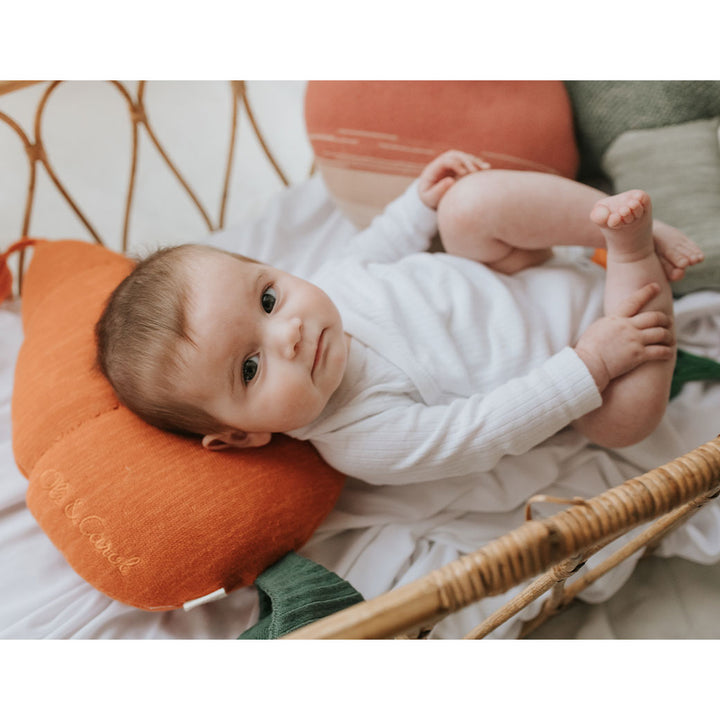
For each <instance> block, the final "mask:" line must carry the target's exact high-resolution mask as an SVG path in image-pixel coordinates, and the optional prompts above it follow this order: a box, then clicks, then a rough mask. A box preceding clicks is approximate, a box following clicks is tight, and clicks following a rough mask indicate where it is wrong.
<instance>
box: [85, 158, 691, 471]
mask: <svg viewBox="0 0 720 720" xmlns="http://www.w3.org/2000/svg"><path fill="white" fill-rule="evenodd" d="M438 230H439V232H440V237H441V239H442V242H443V244H444V247H445V249H446V251H447V252H446V253H435V254H431V253H428V252H424V251H426V250H427V249H428V247H429V245H430V241H431V239H432V237H433V236H434V235H435V233H436V232H438ZM553 245H581V246H588V247H605V248H607V269H606V270H603V269H602V268H600V267H599V266H597V265H596V264H595V263H592V262H590V261H589V260H586V259H584V258H583V259H580V260H573V261H572V262H570V261H562V260H560V259H558V258H555V257H553V256H552V251H551V250H550V248H551V246H553ZM700 260H702V253H701V252H700V251H699V249H698V248H697V246H696V245H695V244H694V243H692V242H691V241H690V240H688V239H687V238H686V237H685V236H684V235H683V234H682V233H680V232H679V231H678V230H675V229H674V228H671V227H670V226H667V225H664V224H662V223H659V222H655V223H653V220H652V210H651V203H650V198H649V197H648V195H647V194H646V193H645V192H643V191H639V190H633V191H630V192H625V193H622V194H620V195H616V196H613V197H607V196H605V195H604V194H603V193H601V192H599V191H597V190H594V189H592V188H590V187H588V186H585V185H582V184H579V183H576V182H574V181H572V180H568V179H565V178H561V177H558V176H554V175H549V174H542V173H532V172H525V171H523V172H519V171H509V170H493V169H488V166H487V165H486V164H485V163H483V162H482V161H481V160H478V159H477V158H474V157H472V156H470V155H467V154H465V153H461V152H458V151H449V152H447V153H444V154H442V155H440V156H439V157H438V158H436V159H435V160H433V161H432V162H431V163H430V164H429V165H428V166H427V167H426V168H425V170H424V171H423V172H422V174H421V175H420V177H419V179H418V180H417V181H416V182H415V183H413V184H412V185H411V186H410V188H409V189H408V190H407V191H406V192H405V194H404V195H402V196H401V197H400V198H398V199H397V200H395V201H394V202H392V203H391V204H390V205H389V206H388V207H387V208H386V210H385V212H384V213H383V214H382V215H380V216H378V217H377V218H376V219H375V220H374V222H373V223H372V224H371V226H370V227H369V228H367V229H366V230H364V231H363V232H360V233H358V234H357V236H356V237H355V238H353V240H352V241H351V243H350V245H349V246H348V248H347V256H346V257H345V258H344V259H343V260H341V261H337V262H332V263H331V262H328V263H327V264H326V265H324V266H323V267H321V268H320V269H319V270H318V272H317V273H316V274H315V275H314V276H313V277H312V281H313V282H312V283H311V282H308V281H306V280H303V279H300V278H298V277H296V276H293V275H290V274H288V273H286V272H283V271H280V270H278V269H276V268H274V267H271V266H268V265H265V264H261V263H257V262H255V261H253V260H250V259H248V258H244V257H242V256H239V255H233V254H229V253H226V252H224V251H220V250H217V249H213V248H209V247H203V246H197V245H184V246H179V247H174V248H169V249H164V250H160V251H158V252H157V253H155V254H153V255H152V256H150V257H149V258H147V259H146V260H144V261H142V262H141V263H140V264H138V266H137V267H136V269H135V270H134V271H133V272H132V273H131V275H130V276H129V277H128V278H126V279H125V280H124V281H123V282H122V283H121V284H120V285H119V286H118V288H117V289H116V290H115V291H114V292H113V294H112V296H111V297H110V299H109V301H108V304H107V307H106V308H105V310H104V312H103V315H102V317H101V319H100V320H99V322H98V324H97V328H96V335H97V341H98V363H99V366H100V368H101V369H102V371H103V372H104V373H105V375H106V376H107V377H108V379H109V380H110V382H111V384H112V385H113V387H114V389H115V391H116V392H117V394H118V396H119V398H120V399H121V401H122V402H124V403H125V404H126V405H127V406H128V407H129V408H130V409H132V410H133V411H135V412H136V413H137V414H138V415H140V416H141V417H142V418H144V419H145V420H147V421H148V422H150V423H152V424H154V425H156V426H159V427H161V428H165V429H169V430H173V431H176V432H181V433H190V434H195V435H199V436H202V444H203V446H204V447H206V448H208V449H225V448H228V447H257V446H261V445H265V444H266V443H268V442H269V441H270V439H271V437H272V434H273V433H285V434H288V435H290V436H292V437H296V438H300V439H307V440H310V441H311V442H312V443H313V444H314V445H315V447H316V448H317V449H318V451H319V452H320V454H321V455H322V456H323V457H324V458H325V459H326V460H327V462H328V463H329V464H331V465H333V466H334V467H336V468H337V469H338V470H340V471H342V472H344V473H346V474H349V475H352V476H354V477H357V478H360V479H364V480H366V481H368V482H375V483H380V484H399V483H411V482H422V481H429V480H433V479H441V478H446V477H451V476H462V475H467V474H470V473H476V472H478V471H483V470H490V469H492V468H493V467H494V466H495V465H496V464H497V462H498V461H499V459H500V458H501V457H502V456H504V455H506V454H520V453H523V452H525V451H527V450H529V449H530V448H532V447H534V446H535V445H537V444H538V443H540V442H542V441H543V440H545V439H547V438H549V437H550V436H552V435H553V434H555V433H556V432H558V431H559V430H561V429H562V428H564V427H566V426H567V425H570V424H571V425H573V426H574V427H575V428H577V430H579V431H580V432H581V433H583V434H584V435H585V436H586V437H587V438H588V439H589V440H591V441H592V442H595V443H597V444H599V445H602V446H605V447H616V446H623V445H629V444H632V443H635V442H638V441H640V440H641V439H642V438H644V437H645V436H647V435H648V434H649V433H650V432H652V430H653V429H654V428H655V427H656V426H657V424H658V423H659V422H660V419H661V417H662V415H663V413H664V411H665V407H666V404H667V401H668V396H669V388H670V382H671V378H672V372H673V367H674V358H675V339H674V333H673V308H672V295H671V291H670V286H669V280H675V279H679V278H681V277H682V276H683V274H684V270H685V268H687V267H688V266H689V265H692V264H694V263H696V262H699V261H700Z"/></svg>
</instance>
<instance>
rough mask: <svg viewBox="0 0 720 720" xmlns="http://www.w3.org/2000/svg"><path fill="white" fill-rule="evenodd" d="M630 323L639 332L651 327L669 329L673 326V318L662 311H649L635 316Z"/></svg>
mask: <svg viewBox="0 0 720 720" xmlns="http://www.w3.org/2000/svg"><path fill="white" fill-rule="evenodd" d="M630 322H631V323H632V324H633V326H634V327H636V328H637V329H638V330H643V329H645V328H651V327H663V328H669V327H670V326H671V325H672V318H671V317H670V315H668V314H667V313H666V312H663V311H662V310H648V311H646V312H641V313H638V314H637V315H634V316H633V317H632V318H631V319H630Z"/></svg>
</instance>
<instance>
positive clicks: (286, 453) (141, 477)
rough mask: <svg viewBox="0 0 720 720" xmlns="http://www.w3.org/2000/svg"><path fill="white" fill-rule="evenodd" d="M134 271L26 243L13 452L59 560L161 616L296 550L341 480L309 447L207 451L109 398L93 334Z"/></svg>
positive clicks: (61, 246) (90, 248)
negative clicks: (114, 291) (109, 300)
mask: <svg viewBox="0 0 720 720" xmlns="http://www.w3.org/2000/svg"><path fill="white" fill-rule="evenodd" d="M132 266H133V265H132V262H131V261H130V260H128V259H127V258H125V257H123V256H121V255H118V254H116V253H113V252H110V251H108V250H106V249H104V248H102V247H99V246H95V245H91V244H89V243H86V242H79V241H71V240H68V241H54V242H47V241H43V240H39V241H36V242H35V245H34V250H33V257H32V261H31V263H30V266H29V268H28V270H27V273H26V275H25V277H24V285H23V297H22V314H23V326H24V331H25V339H24V342H23V345H22V348H21V350H20V354H19V357H18V361H17V366H16V374H15V385H14V391H13V400H12V425H13V450H14V452H15V458H16V461H17V464H18V467H19V468H20V469H21V471H22V472H23V474H24V475H25V476H26V477H27V478H28V480H29V486H28V492H27V504H28V507H29V508H30V510H31V512H32V513H33V515H34V516H35V518H36V519H37V521H38V523H39V524H40V526H41V527H42V529H43V530H44V531H45V532H46V533H47V535H48V536H49V537H50V539H51V540H52V542H53V543H54V544H55V545H56V546H57V548H58V549H59V550H60V551H61V552H62V553H63V555H64V556H65V558H66V559H67V561H68V562H69V563H70V565H71V566H72V567H73V568H74V569H75V570H76V571H77V572H78V573H79V574H80V575H81V576H82V577H83V578H84V579H85V580H87V581H88V582H89V583H91V584H92V585H94V586H95V587H96V588H98V589H99V590H101V591H102V592H104V593H106V594H107V595H109V596H111V597H113V598H115V599H117V600H120V601H121V602H124V603H127V604H129V605H134V606H136V607H140V608H143V609H146V610H164V609H170V608H175V607H179V606H181V605H183V604H184V603H185V602H188V601H190V600H193V599H196V598H198V597H203V596H205V595H208V594H210V593H212V592H215V591H217V590H219V589H220V588H223V589H224V590H225V591H227V592H229V591H231V590H233V589H234V588H237V587H240V586H243V585H248V584H251V583H252V582H253V581H254V580H255V578H256V577H257V575H258V574H259V573H261V572H262V571H263V570H264V569H265V568H267V567H268V566H269V565H271V564H272V563H274V562H276V561H277V560H278V559H279V558H281V557H282V556H283V555H285V554H286V553H287V552H289V551H291V550H295V549H297V548H299V547H300V546H301V545H303V544H304V543H305V542H306V541H307V539H308V538H309V537H310V535H311V534H312V532H313V531H314V530H315V528H316V527H317V526H318V524H319V523H320V522H321V521H322V520H323V518H324V517H325V516H326V515H327V513H328V512H329V511H330V510H331V508H332V507H333V505H334V503H335V501H336V500H337V498H338V495H339V493H340V490H341V487H342V482H343V478H342V476H341V475H340V474H339V473H337V472H336V471H334V470H332V469H331V468H330V467H329V466H328V465H327V464H326V463H325V462H324V461H323V460H322V459H321V458H320V457H319V456H318V455H317V453H316V452H315V450H314V449H313V448H312V446H310V445H309V444H307V443H300V442H298V441H295V440H292V439H290V438H287V437H285V436H277V437H276V438H275V439H274V440H273V441H272V442H271V443H270V445H268V446H267V447H264V448H259V449H253V450H243V451H236V452H229V451H228V452H224V453H215V452H208V451H206V450H203V449H202V448H201V447H200V444H199V442H198V441H197V440H194V439H189V438H182V437H179V436H175V435H172V434H169V433H165V432H162V431H160V430H157V429H155V428H153V427H150V426H149V425H147V424H145V423H144V422H143V421H141V420H140V419H138V418H137V417H136V416H135V415H133V414H132V413H131V412H130V411H128V410H127V409H126V408H125V407H123V406H121V405H120V404H119V403H118V400H117V398H116V397H115V395H114V393H113V391H112V389H111V387H110V385H109V383H108V382H107V381H106V380H105V378H104V377H103V376H102V375H101V374H100V372H99V371H97V370H96V369H95V368H94V358H95V347H94V334H93V328H94V324H95V322H96V320H97V318H98V317H99V315H100V312H101V309H102V306H103V304H104V302H105V300H106V298H107V296H108V295H109V294H110V292H111V291H112V289H113V288H114V287H115V286H116V285H117V284H118V282H119V281H120V280H121V279H122V278H123V277H124V276H125V275H126V274H127V273H128V272H129V271H130V270H131V268H132Z"/></svg>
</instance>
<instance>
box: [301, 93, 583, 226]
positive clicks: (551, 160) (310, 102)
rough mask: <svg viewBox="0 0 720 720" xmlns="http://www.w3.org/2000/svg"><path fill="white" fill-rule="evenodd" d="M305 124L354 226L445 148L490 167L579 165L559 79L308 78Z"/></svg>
mask: <svg viewBox="0 0 720 720" xmlns="http://www.w3.org/2000/svg"><path fill="white" fill-rule="evenodd" d="M305 124H306V127H307V132H308V136H309V139H310V142H311V144H312V147H313V150H314V152H315V161H316V165H317V167H318V168H319V170H320V172H321V173H322V176H323V180H324V182H325V184H326V186H327V188H328V191H329V192H330V194H331V195H332V196H333V198H334V199H335V201H336V202H337V204H338V206H339V207H340V209H341V210H342V211H343V212H344V213H345V214H346V215H347V216H348V217H349V218H350V219H351V220H352V221H353V222H354V223H355V224H356V225H358V226H359V227H364V226H365V225H367V224H369V222H370V221H371V220H372V218H373V217H374V216H375V215H376V214H378V213H379V212H380V210H382V208H383V207H384V206H385V205H386V204H387V203H388V202H390V200H392V199H393V198H395V197H397V196H398V195H400V194H401V193H402V191H403V190H404V189H405V188H406V187H407V186H408V185H409V184H410V182H411V181H412V180H413V179H414V178H415V177H417V175H418V174H419V173H420V171H421V170H422V168H423V167H424V166H425V165H426V164H427V163H428V162H429V161H430V160H432V158H433V157H435V156H436V155H438V154H440V153H441V152H443V151H444V150H448V149H451V148H455V149H458V150H464V151H466V152H470V153H474V154H475V155H479V156H480V157H482V158H483V159H484V160H487V161H488V162H489V163H490V164H491V165H492V166H493V167H496V168H510V169H516V170H537V171H543V172H552V173H558V174H560V175H564V176H566V177H575V173H576V171H577V167H578V151H577V146H576V143H575V137H574V134H573V119H572V110H571V107H570V100H569V98H568V95H567V91H566V90H565V86H564V85H563V83H562V82H559V81H533V82H531V81H528V82H524V81H472V82H470V81H457V82H437V81H411V82H402V81H398V82H395V81H377V82H359V81H348V82H340V81H328V82H325V81H313V82H310V83H308V86H307V91H306V95H305Z"/></svg>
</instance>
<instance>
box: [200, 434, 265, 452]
mask: <svg viewBox="0 0 720 720" xmlns="http://www.w3.org/2000/svg"><path fill="white" fill-rule="evenodd" d="M270 440H272V433H269V432H249V433H246V432H243V431H242V430H223V431H222V432H219V433H213V434H211V435H205V436H204V437H203V439H202V446H203V447H204V448H205V449H206V450H228V449H230V448H250V447H262V446H263V445H267V444H268V443H269V442H270Z"/></svg>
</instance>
